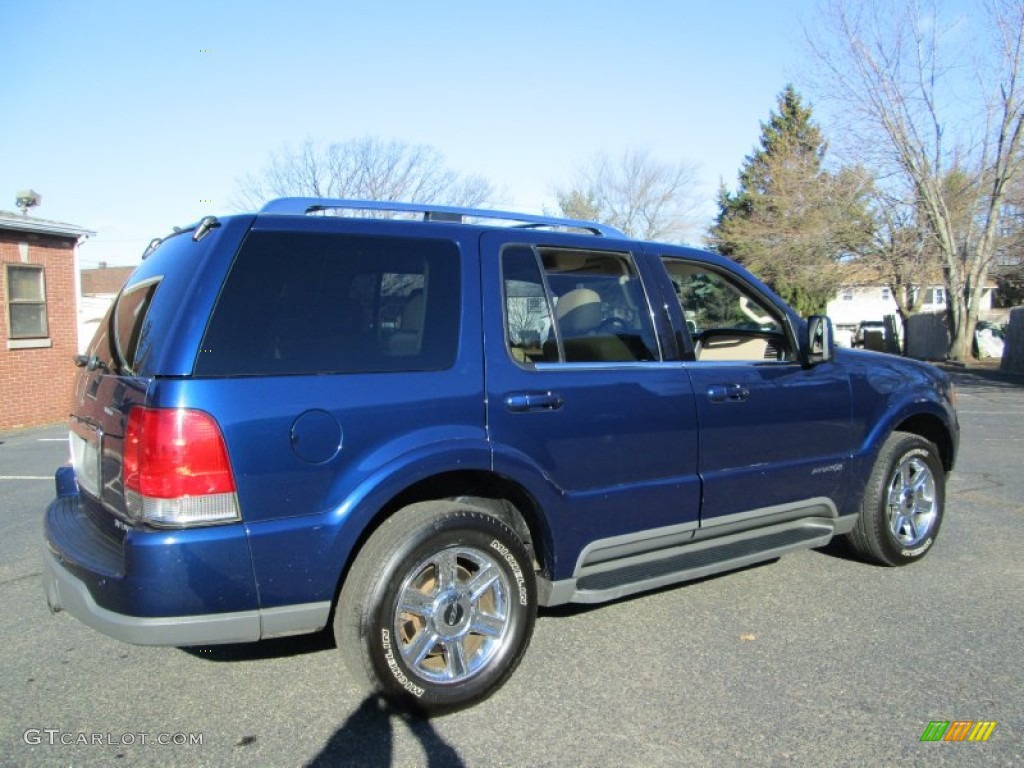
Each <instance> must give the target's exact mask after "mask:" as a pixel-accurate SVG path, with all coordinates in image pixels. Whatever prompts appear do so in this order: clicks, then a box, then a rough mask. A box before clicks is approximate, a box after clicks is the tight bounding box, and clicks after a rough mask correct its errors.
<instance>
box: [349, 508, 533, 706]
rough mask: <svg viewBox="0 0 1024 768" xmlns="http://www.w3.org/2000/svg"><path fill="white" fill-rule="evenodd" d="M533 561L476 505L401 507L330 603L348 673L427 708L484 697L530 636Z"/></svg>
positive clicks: (376, 534) (405, 703)
mask: <svg viewBox="0 0 1024 768" xmlns="http://www.w3.org/2000/svg"><path fill="white" fill-rule="evenodd" d="M531 563H532V557H531V555H530V553H529V551H528V550H527V548H526V547H525V545H524V544H523V543H522V541H520V539H519V537H518V536H516V534H515V532H514V531H512V529H511V528H509V527H508V526H507V525H505V523H503V522H502V521H500V520H498V519H497V518H495V517H492V516H490V515H487V514H485V513H483V512H480V511H479V510H476V509H473V508H471V507H467V506H465V505H462V504H459V503H457V502H450V501H429V502H422V503H419V504H413V505H411V506H408V507H406V508H404V509H402V510H400V511H399V512H397V513H396V514H395V515H394V516H392V517H391V518H389V519H387V520H385V521H384V522H383V523H382V524H381V526H380V528H378V529H377V530H376V531H375V532H374V533H373V535H372V536H371V537H370V538H369V539H368V540H367V542H366V544H365V545H364V546H363V548H362V550H361V551H360V553H359V555H358V556H357V558H356V560H355V562H354V563H353V565H352V568H351V569H350V571H349V574H348V576H347V578H346V579H345V584H344V585H343V587H342V589H341V594H340V595H339V597H338V603H337V605H336V606H335V615H334V636H335V640H336V641H337V644H338V648H339V649H340V650H341V653H342V657H343V658H344V660H345V663H346V665H347V666H348V668H349V670H350V672H351V673H352V675H353V676H354V677H355V678H356V679H357V680H359V681H360V682H361V683H362V684H363V685H364V687H365V688H366V689H367V690H368V691H369V692H375V693H380V694H382V695H384V696H385V697H387V698H389V699H391V700H392V701H394V702H395V703H397V704H400V705H403V706H405V707H408V708H411V709H414V710H417V711H420V712H423V713H426V714H432V713H440V712H445V711H450V710H453V709H458V708H461V707H465V706H468V705H470V704H474V703H476V702H478V701H481V700H482V699H485V698H486V697H488V696H490V695H491V694H492V693H493V692H494V691H496V690H497V689H498V688H499V687H500V686H501V685H502V684H503V683H504V682H505V681H506V680H507V679H508V678H509V677H510V676H511V675H512V672H513V671H514V670H515V668H516V667H517V666H518V665H519V662H520V660H521V659H522V657H523V654H524V653H525V652H526V648H527V646H528V645H529V642H530V637H531V635H532V633H533V625H534V620H535V617H536V611H537V588H536V581H535V578H534V574H533V571H532V570H531V568H530V566H531Z"/></svg>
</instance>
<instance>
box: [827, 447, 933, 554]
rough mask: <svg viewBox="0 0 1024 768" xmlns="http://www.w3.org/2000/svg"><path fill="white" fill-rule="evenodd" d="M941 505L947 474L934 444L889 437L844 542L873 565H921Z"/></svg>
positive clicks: (929, 544) (930, 544)
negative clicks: (855, 521) (846, 540)
mask: <svg viewBox="0 0 1024 768" xmlns="http://www.w3.org/2000/svg"><path fill="white" fill-rule="evenodd" d="M945 504H946V473H945V469H944V468H943V465H942V460H941V458H940V457H939V452H938V449H937V448H936V447H935V444H934V443H932V442H930V441H928V440H925V439H924V438H922V437H920V436H918V435H914V434H910V433H906V432H894V433H893V434H891V435H890V436H889V438H888V439H887V440H886V441H885V443H883V445H882V450H881V451H879V454H878V458H877V459H876V461H875V467H874V469H873V470H872V473H871V477H870V479H869V480H868V486H867V488H866V489H865V492H864V502H863V506H862V508H861V512H860V516H859V517H858V518H857V525H856V526H855V527H854V529H853V530H852V531H851V532H850V533H849V534H848V537H847V538H848V540H849V542H850V545H851V546H852V547H853V549H854V551H855V552H856V553H857V554H858V555H860V557H861V558H863V559H864V560H867V561H869V562H872V563H877V564H878V565H906V564H908V563H912V562H914V561H915V560H920V559H921V558H923V557H924V556H925V555H926V554H928V552H929V551H930V550H931V548H932V545H933V544H934V543H935V538H936V536H938V533H939V527H940V526H941V525H942V517H943V512H944V509H945Z"/></svg>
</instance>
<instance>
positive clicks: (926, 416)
mask: <svg viewBox="0 0 1024 768" xmlns="http://www.w3.org/2000/svg"><path fill="white" fill-rule="evenodd" d="M893 432H908V433H910V434H913V435H917V436H918V437H923V438H924V439H925V440H928V441H929V442H931V443H933V444H934V445H935V447H936V448H938V449H939V456H940V458H941V459H942V467H943V469H944V470H945V471H946V472H951V471H952V470H953V464H954V461H955V458H956V447H955V445H954V442H953V436H952V434H951V433H950V431H949V429H948V427H947V426H946V424H945V423H943V421H942V419H940V418H939V417H938V416H936V415H935V414H932V413H917V414H914V415H912V416H909V417H907V418H905V419H903V421H901V422H899V423H898V424H896V426H895V427H894V429H893Z"/></svg>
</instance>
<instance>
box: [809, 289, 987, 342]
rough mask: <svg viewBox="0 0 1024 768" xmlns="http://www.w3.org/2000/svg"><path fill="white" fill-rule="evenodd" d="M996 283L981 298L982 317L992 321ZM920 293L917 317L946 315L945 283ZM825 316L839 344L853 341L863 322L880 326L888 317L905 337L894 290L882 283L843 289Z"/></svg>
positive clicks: (922, 290)
mask: <svg viewBox="0 0 1024 768" xmlns="http://www.w3.org/2000/svg"><path fill="white" fill-rule="evenodd" d="M994 288H995V283H994V282H992V283H991V285H988V286H986V287H985V289H984V290H983V292H982V295H981V307H980V312H981V318H982V319H989V317H988V316H989V315H990V314H991V312H992V291H993V289H994ZM918 290H919V291H921V292H922V293H921V295H920V299H919V301H920V303H919V304H918V305H917V307H916V308H915V312H916V313H917V314H935V313H941V312H945V311H946V308H947V304H946V288H945V286H943V285H942V284H934V285H930V286H928V287H923V288H919V289H918ZM825 314H827V315H828V316H829V317H830V318H832V324H833V325H834V326H835V328H836V340H837V343H843V340H844V339H849V340H850V342H852V339H853V337H854V335H855V334H856V332H857V328H858V327H859V326H860V324H861V323H863V322H877V323H879V324H881V323H882V322H883V321H884V320H885V318H886V317H888V316H892V317H894V318H895V327H896V332H897V334H898V335H900V336H902V334H903V327H902V323H901V321H900V317H899V314H898V312H897V311H896V300H895V299H894V298H893V296H892V290H891V289H890V288H889V287H888V286H886V285H882V284H881V283H877V284H872V285H848V286H845V287H843V288H840V290H839V292H838V293H837V294H836V296H835V298H834V299H832V301H830V302H829V303H828V305H827V306H826V308H825Z"/></svg>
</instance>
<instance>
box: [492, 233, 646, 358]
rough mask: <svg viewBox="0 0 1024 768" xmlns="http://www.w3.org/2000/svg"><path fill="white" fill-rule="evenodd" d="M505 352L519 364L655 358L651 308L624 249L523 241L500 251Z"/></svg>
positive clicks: (628, 255) (629, 256)
mask: <svg viewBox="0 0 1024 768" xmlns="http://www.w3.org/2000/svg"><path fill="white" fill-rule="evenodd" d="M502 269H503V273H504V281H505V325H506V337H507V339H508V346H509V353H510V354H511V356H512V358H513V359H514V360H516V361H517V362H519V363H522V364H525V365H530V364H533V363H539V362H543V363H557V362H563V363H635V362H651V361H656V360H658V359H659V358H660V354H659V350H658V343H657V339H656V336H655V333H654V326H653V324H652V322H651V310H650V306H649V304H648V302H647V298H646V295H645V293H644V289H643V286H642V285H641V282H640V277H639V275H638V274H637V271H636V267H635V265H634V264H633V260H632V257H631V255H630V254H628V253H617V252H607V251H591V250H580V249H566V248H551V247H540V248H536V249H534V248H531V247H528V246H525V245H513V246H509V247H507V248H506V249H505V250H504V251H503V253H502Z"/></svg>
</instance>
